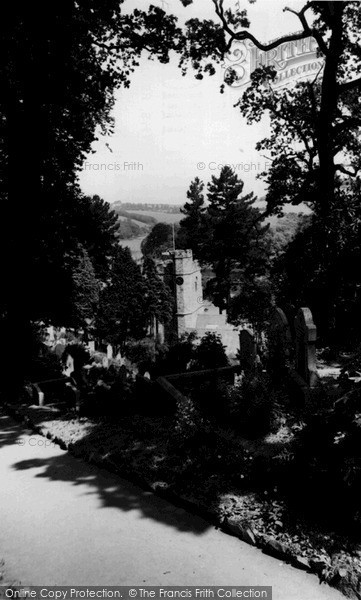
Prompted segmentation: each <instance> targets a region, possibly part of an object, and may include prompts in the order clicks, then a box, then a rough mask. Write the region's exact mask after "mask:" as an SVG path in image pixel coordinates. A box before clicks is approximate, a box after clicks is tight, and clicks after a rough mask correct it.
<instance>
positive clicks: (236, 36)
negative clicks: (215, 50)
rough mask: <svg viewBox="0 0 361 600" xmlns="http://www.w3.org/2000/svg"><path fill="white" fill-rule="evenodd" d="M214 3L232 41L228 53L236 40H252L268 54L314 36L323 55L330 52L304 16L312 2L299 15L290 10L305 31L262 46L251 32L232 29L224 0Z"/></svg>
mask: <svg viewBox="0 0 361 600" xmlns="http://www.w3.org/2000/svg"><path fill="white" fill-rule="evenodd" d="M212 2H213V4H214V7H215V11H216V14H217V16H218V17H219V19H220V20H221V22H222V26H223V29H224V31H226V33H228V35H229V36H230V39H229V41H228V43H227V46H226V49H227V51H228V50H229V49H230V47H231V45H232V42H233V41H234V40H237V41H243V40H250V41H251V42H253V43H254V45H255V46H257V48H258V49H259V50H263V51H264V52H267V51H268V50H273V48H278V46H280V45H281V44H285V43H286V42H294V41H296V40H303V39H305V38H307V37H310V36H312V37H314V38H315V40H316V41H317V44H318V46H319V48H320V50H321V52H322V53H323V54H327V52H328V48H327V46H326V44H325V42H324V41H323V38H322V36H321V35H320V34H319V33H318V32H317V31H316V30H314V29H311V28H310V27H309V25H308V23H307V21H306V18H305V16H304V13H305V12H306V10H308V9H309V8H311V6H312V2H308V3H307V4H306V5H305V6H304V7H303V9H302V11H300V12H299V13H297V12H296V11H294V10H291V9H288V10H289V11H290V12H293V13H294V14H296V15H297V16H298V17H299V18H300V19H301V22H303V26H304V31H302V32H301V33H293V34H289V35H285V36H283V37H281V38H278V40H275V41H273V42H271V43H269V44H262V42H260V41H259V40H258V39H257V38H255V37H254V35H252V34H251V33H250V32H249V31H246V30H244V29H243V30H242V31H238V32H237V31H234V30H233V29H231V28H230V26H229V25H228V23H227V19H226V17H225V14H224V9H223V0H212ZM285 10H286V9H285Z"/></svg>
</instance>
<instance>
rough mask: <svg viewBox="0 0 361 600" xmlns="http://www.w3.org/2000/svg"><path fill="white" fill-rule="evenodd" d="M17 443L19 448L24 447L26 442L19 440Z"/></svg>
mask: <svg viewBox="0 0 361 600" xmlns="http://www.w3.org/2000/svg"><path fill="white" fill-rule="evenodd" d="M16 443H17V445H18V446H24V444H25V440H22V439H20V440H17V441H16Z"/></svg>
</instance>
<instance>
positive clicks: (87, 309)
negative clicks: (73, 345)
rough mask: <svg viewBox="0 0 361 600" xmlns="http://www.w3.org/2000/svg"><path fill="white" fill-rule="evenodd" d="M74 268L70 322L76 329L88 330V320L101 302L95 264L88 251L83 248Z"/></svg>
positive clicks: (92, 316) (91, 318)
mask: <svg viewBox="0 0 361 600" xmlns="http://www.w3.org/2000/svg"><path fill="white" fill-rule="evenodd" d="M81 252H82V256H81V258H78V260H77V264H76V266H75V268H74V269H73V273H72V282H73V295H72V297H71V299H70V312H71V320H70V324H71V326H73V327H74V328H75V329H78V328H79V327H82V328H84V329H86V330H87V328H88V322H89V321H92V320H93V318H94V316H95V311H96V308H97V305H98V302H99V292H100V286H99V281H98V280H97V278H96V276H95V270H94V267H93V264H92V262H91V260H90V258H89V255H88V253H87V251H86V250H85V249H84V248H83V249H82V251H81Z"/></svg>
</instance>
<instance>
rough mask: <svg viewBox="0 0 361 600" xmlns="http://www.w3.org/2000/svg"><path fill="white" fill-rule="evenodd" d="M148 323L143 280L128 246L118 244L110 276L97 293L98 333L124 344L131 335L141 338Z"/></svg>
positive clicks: (115, 342) (112, 341) (112, 342)
mask: <svg viewBox="0 0 361 600" xmlns="http://www.w3.org/2000/svg"><path fill="white" fill-rule="evenodd" d="M148 324H149V310H148V300H147V284H146V281H145V280H144V278H143V277H142V273H141V270H140V267H139V266H138V265H137V264H136V263H135V261H134V260H133V259H132V257H131V254H130V250H129V248H122V247H119V248H118V250H117V253H116V255H115V257H114V260H113V265H112V274H111V279H110V281H109V282H108V284H107V285H106V286H105V287H104V288H103V290H102V291H101V294H100V303H99V309H98V314H97V318H96V323H95V327H96V332H97V335H98V337H100V338H102V339H104V340H106V341H107V342H109V343H110V344H114V345H115V346H120V347H124V344H125V343H126V342H127V341H128V340H129V339H131V338H134V339H140V338H142V337H143V336H144V335H145V333H146V330H147V326H148Z"/></svg>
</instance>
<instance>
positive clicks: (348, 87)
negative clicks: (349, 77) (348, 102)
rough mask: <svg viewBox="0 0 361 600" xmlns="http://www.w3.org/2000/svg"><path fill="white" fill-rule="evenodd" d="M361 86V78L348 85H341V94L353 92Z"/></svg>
mask: <svg viewBox="0 0 361 600" xmlns="http://www.w3.org/2000/svg"><path fill="white" fill-rule="evenodd" d="M360 86H361V77H358V78H357V79H353V81H346V83H339V85H338V89H339V90H340V92H345V91H347V90H353V89H354V88H357V87H360Z"/></svg>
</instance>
